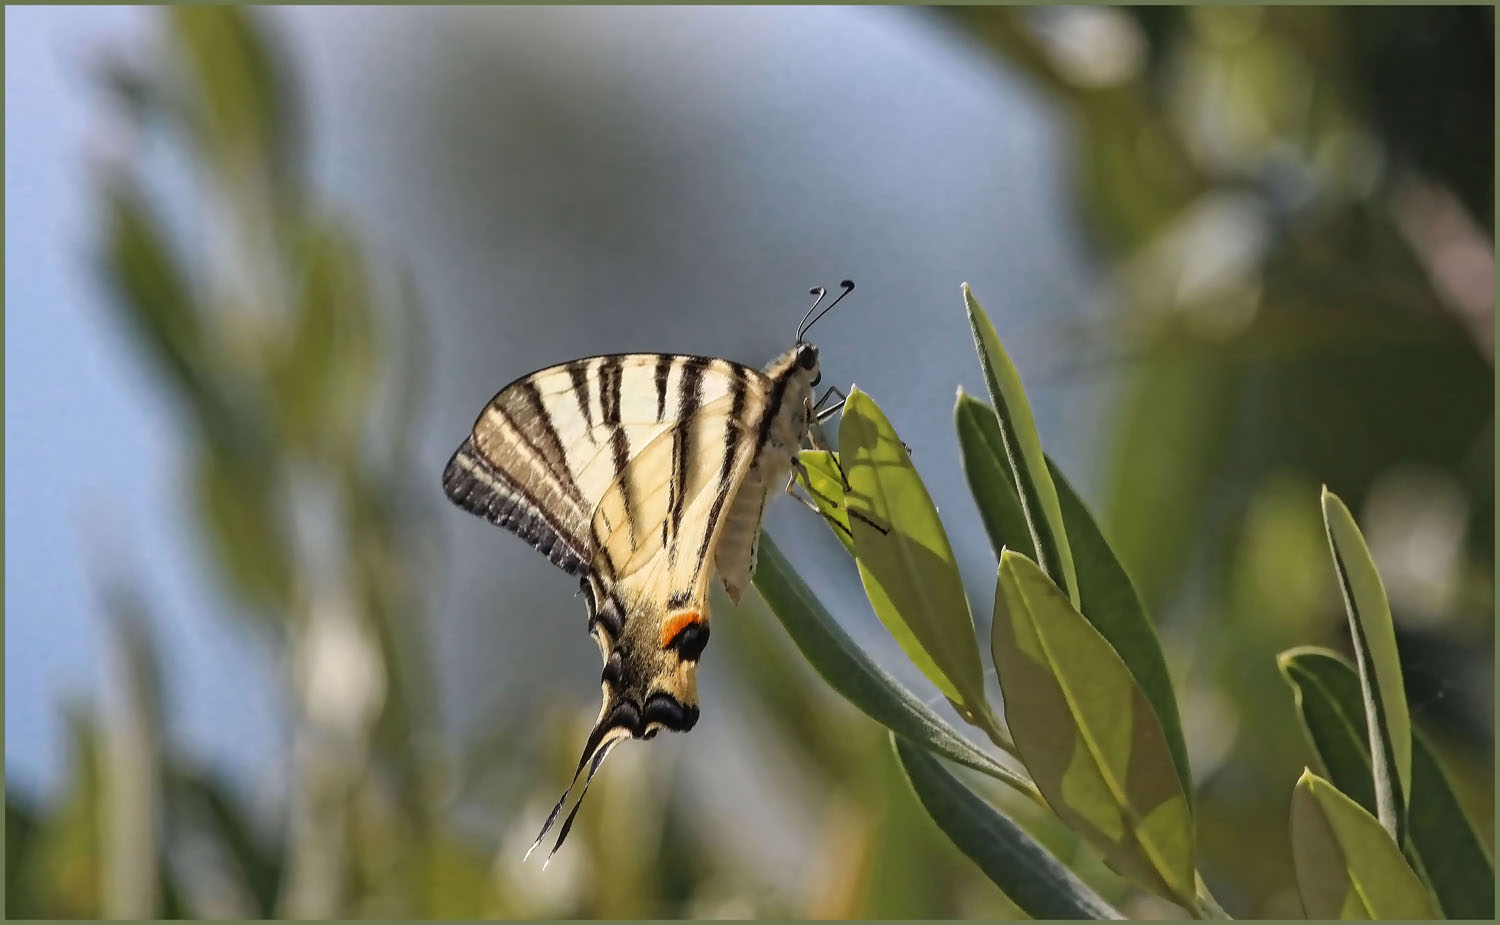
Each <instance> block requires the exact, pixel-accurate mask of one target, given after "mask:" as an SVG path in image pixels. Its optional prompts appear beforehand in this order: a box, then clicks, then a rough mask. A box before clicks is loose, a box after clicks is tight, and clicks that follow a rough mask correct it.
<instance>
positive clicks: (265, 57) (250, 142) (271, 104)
mask: <svg viewBox="0 0 1500 925" xmlns="http://www.w3.org/2000/svg"><path fill="white" fill-rule="evenodd" d="M169 15H170V18H169V22H170V25H171V30H172V35H173V38H174V39H175V40H176V45H177V49H178V50H179V51H180V53H181V54H182V56H183V61H184V63H185V64H186V65H187V68H188V70H189V72H190V76H189V80H190V81H191V86H193V87H194V88H195V90H196V91H197V92H198V93H199V94H200V96H199V99H198V107H197V112H196V116H197V118H196V119H195V123H196V124H195V127H196V129H197V131H198V134H199V139H200V141H201V143H202V144H203V146H204V148H205V149H206V150H207V151H208V153H209V154H211V155H212V156H213V157H214V158H215V159H217V160H218V161H219V166H220V169H223V170H226V172H227V173H228V174H229V175H230V176H231V177H233V178H235V179H238V175H239V172H240V170H241V169H243V167H245V166H247V165H249V164H256V165H259V166H260V167H261V168H262V169H263V170H265V171H267V172H268V173H272V172H274V173H275V175H276V179H277V180H278V182H287V181H288V180H289V179H290V177H289V176H288V173H287V172H286V171H287V169H288V168H289V166H290V164H289V157H288V155H289V153H290V152H289V149H290V145H291V138H290V137H289V134H290V130H291V125H290V122H291V120H290V118H289V114H288V112H287V109H288V106H289V102H290V101H289V99H288V97H287V94H286V93H285V90H284V88H283V87H282V84H281V81H280V78H279V76H278V73H277V68H276V67H274V66H273V64H275V62H273V61H272V58H271V49H270V47H269V46H268V44H267V43H266V41H265V39H264V38H263V37H262V35H261V34H260V29H261V26H260V24H259V23H258V22H257V20H256V18H255V17H253V16H250V15H248V14H247V13H246V11H244V10H241V9H239V8H236V7H228V6H190V7H173V8H172V9H171V11H170V14H169Z"/></svg>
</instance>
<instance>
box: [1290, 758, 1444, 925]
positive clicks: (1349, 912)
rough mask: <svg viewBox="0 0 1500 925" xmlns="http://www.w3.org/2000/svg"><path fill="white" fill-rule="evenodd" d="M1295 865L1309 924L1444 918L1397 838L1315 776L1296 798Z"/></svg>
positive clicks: (1303, 782) (1307, 776)
mask: <svg viewBox="0 0 1500 925" xmlns="http://www.w3.org/2000/svg"><path fill="white" fill-rule="evenodd" d="M1292 859H1293V861H1294V863H1295V866H1296V869H1297V889H1298V891H1299V892H1300V893H1301V894H1302V907H1303V909H1304V911H1305V912H1306V913H1307V917H1308V918H1311V919H1435V918H1438V917H1439V914H1438V910H1437V908H1436V906H1435V905H1434V904H1433V901H1432V897H1431V896H1430V895H1428V893H1427V889H1426V888H1425V887H1424V886H1422V881H1421V880H1419V879H1418V878H1417V875H1416V873H1415V872H1414V871H1412V869H1411V866H1410V865H1408V864H1407V863H1406V859H1405V858H1404V857H1402V856H1401V849H1399V848H1397V847H1396V843H1395V841H1393V840H1392V839H1391V836H1390V833H1388V832H1387V831H1385V829H1384V828H1383V827H1382V826H1381V824H1380V822H1379V821H1378V820H1377V819H1376V818H1375V817H1374V816H1372V815H1370V814H1369V813H1368V812H1366V811H1365V810H1364V809H1363V808H1362V807H1361V806H1360V805H1359V804H1358V803H1356V802H1354V801H1353V800H1351V799H1349V798H1348V797H1347V796H1345V795H1344V794H1342V793H1340V792H1339V790H1338V788H1337V787H1335V786H1333V784H1331V783H1329V782H1328V781H1326V780H1324V779H1323V778H1321V777H1318V776H1317V775H1315V774H1313V773H1312V772H1311V771H1303V773H1302V777H1301V779H1300V780H1298V781H1297V786H1296V788H1295V790H1293V792H1292Z"/></svg>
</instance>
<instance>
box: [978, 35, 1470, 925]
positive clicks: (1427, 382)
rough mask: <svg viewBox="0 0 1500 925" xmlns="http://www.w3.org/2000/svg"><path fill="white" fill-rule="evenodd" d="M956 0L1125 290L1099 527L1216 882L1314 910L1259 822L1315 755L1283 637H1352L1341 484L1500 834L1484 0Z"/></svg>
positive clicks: (1422, 699)
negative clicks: (1028, 113) (1292, 713)
mask: <svg viewBox="0 0 1500 925" xmlns="http://www.w3.org/2000/svg"><path fill="white" fill-rule="evenodd" d="M948 16H949V21H950V22H951V23H952V24H953V25H954V26H955V27H957V28H959V29H962V30H963V31H966V32H969V33H971V34H972V35H974V36H975V37H977V38H979V39H980V40H982V41H983V42H985V43H987V44H988V45H989V46H990V47H992V48H993V49H995V50H996V51H997V52H998V53H999V54H1000V55H1001V57H1002V58H1003V59H1004V61H1005V62H1006V63H1007V64H1008V65H1010V66H1011V67H1014V68H1016V69H1017V70H1018V71H1019V72H1020V73H1021V74H1023V75H1024V76H1025V77H1026V78H1028V79H1029V80H1031V81H1032V82H1033V83H1034V85H1035V86H1036V87H1037V88H1038V89H1039V90H1040V91H1041V92H1042V93H1043V94H1044V96H1045V97H1047V98H1048V99H1049V100H1050V101H1051V102H1052V103H1053V104H1054V105H1055V106H1057V108H1058V110H1059V111H1060V112H1061V113H1063V114H1064V115H1065V117H1066V118H1067V119H1068V122H1069V125H1070V127H1071V130H1072V133H1073V135H1074V142H1075V143H1074V146H1073V150H1074V151H1075V152H1076V154H1075V159H1074V162H1073V163H1072V165H1071V169H1072V173H1073V176H1074V178H1075V191H1076V192H1075V195H1076V200H1075V201H1076V205H1077V208H1078V210H1079V214H1080V216H1081V222H1080V226H1081V229H1082V231H1083V232H1084V233H1085V234H1087V235H1089V236H1090V238H1091V240H1092V242H1093V246H1094V248H1095V250H1096V252H1097V253H1098V255H1099V256H1100V258H1101V260H1103V261H1104V263H1105V264H1106V266H1108V267H1110V268H1112V286H1111V289H1110V296H1109V298H1110V300H1111V301H1112V302H1113V303H1114V304H1112V305H1111V306H1110V307H1111V308H1112V309H1114V311H1111V312H1109V313H1108V314H1105V315H1102V316H1100V317H1099V318H1098V319H1097V323H1095V324H1093V325H1092V326H1091V328H1090V329H1089V330H1088V332H1087V335H1086V337H1083V338H1080V339H1081V340H1082V341H1083V342H1082V343H1080V344H1078V348H1079V350H1080V353H1081V354H1082V355H1083V356H1084V358H1085V359H1083V360H1081V361H1079V362H1078V363H1077V364H1075V365H1076V366H1079V367H1082V368H1085V369H1086V368H1088V367H1089V366H1090V365H1091V364H1092V365H1095V366H1102V367H1107V368H1109V369H1110V370H1111V371H1112V372H1117V373H1118V374H1119V376H1120V377H1121V387H1120V389H1119V394H1120V396H1121V397H1120V399H1119V400H1118V401H1117V403H1116V405H1115V407H1114V409H1113V411H1112V412H1111V413H1110V415H1109V417H1110V420H1111V421H1112V424H1111V429H1112V436H1110V437H1108V439H1107V441H1106V443H1105V445H1104V446H1103V447H1102V448H1101V449H1103V450H1105V451H1107V456H1106V462H1105V466H1104V469H1105V475H1104V483H1103V486H1102V488H1103V491H1102V494H1101V497H1102V499H1103V502H1104V503H1103V505H1102V508H1103V513H1104V518H1103V521H1104V523H1103V526H1104V528H1105V533H1106V535H1107V536H1108V537H1109V539H1110V541H1111V543H1112V545H1113V546H1114V547H1115V549H1116V550H1117V551H1118V552H1119V555H1120V557H1121V559H1122V561H1123V562H1124V564H1125V565H1126V566H1127V568H1128V569H1129V570H1130V573H1131V575H1132V576H1133V577H1134V579H1135V581H1136V584H1137V586H1138V587H1139V588H1140V589H1141V592H1142V594H1143V596H1144V598H1145V599H1146V602H1147V604H1148V605H1149V606H1150V608H1151V610H1152V611H1153V612H1154V613H1156V614H1158V615H1159V618H1160V619H1161V621H1162V629H1163V634H1164V637H1165V640H1166V643H1167V648H1168V652H1169V654H1171V655H1173V656H1174V657H1175V658H1174V666H1173V667H1174V671H1175V673H1177V675H1178V677H1180V678H1186V679H1187V680H1188V682H1189V683H1188V684H1187V685H1186V689H1185V690H1184V692H1183V704H1184V710H1185V711H1186V714H1187V719H1186V725H1187V727H1188V733H1189V736H1188V737H1189V740H1190V743H1191V742H1192V740H1193V739H1194V738H1195V733H1197V737H1198V738H1199V742H1198V743H1194V744H1196V745H1197V746H1198V753H1197V754H1195V755H1194V761H1193V763H1194V772H1195V777H1196V778H1197V779H1198V780H1199V781H1200V783H1201V785H1202V788H1203V789H1202V790H1201V791H1200V794H1199V798H1200V799H1201V800H1202V801H1203V803H1204V806H1203V807H1202V813H1201V819H1200V832H1201V842H1202V844H1201V848H1202V850H1203V852H1204V861H1203V863H1204V870H1205V874H1206V876H1208V877H1209V879H1210V881H1212V882H1214V883H1216V884H1217V883H1222V884H1223V886H1222V888H1221V889H1219V890H1218V892H1219V893H1220V898H1221V899H1222V900H1224V901H1225V903H1226V905H1228V906H1229V907H1230V908H1231V911H1234V912H1236V913H1239V914H1245V915H1285V914H1294V913H1295V910H1296V907H1295V901H1294V900H1293V902H1292V903H1288V902H1286V901H1285V899H1290V898H1291V897H1292V896H1293V895H1294V894H1293V892H1292V884H1293V878H1292V871H1291V868H1290V863H1289V859H1288V858H1287V856H1286V855H1285V853H1284V852H1281V851H1267V850H1266V848H1265V846H1267V845H1270V844H1276V843H1277V842H1278V841H1279V839H1280V832H1281V829H1282V827H1283V825H1284V820H1285V815H1284V808H1285V805H1286V796H1285V791H1284V789H1283V788H1282V786H1281V784H1280V782H1281V781H1284V780H1286V779H1288V778H1289V776H1295V774H1296V771H1297V769H1298V768H1299V767H1300V766H1301V765H1302V764H1304V763H1305V762H1306V751H1305V745H1304V743H1302V742H1301V741H1300V740H1299V738H1298V735H1297V732H1296V730H1295V729H1294V728H1292V727H1291V726H1289V725H1288V724H1287V723H1286V722H1285V719H1284V717H1285V716H1286V715H1287V714H1286V709H1288V708H1289V707H1288V706H1287V694H1286V691H1285V690H1283V689H1280V685H1279V682H1278V680H1277V676H1276V672H1275V670H1274V656H1275V654H1276V653H1277V652H1278V651H1280V650H1282V649H1285V648H1286V647H1288V646H1290V645H1293V644H1296V643H1298V642H1306V641H1309V640H1314V641H1318V642H1321V643H1325V644H1329V645H1335V646H1347V641H1346V640H1345V639H1344V638H1342V637H1341V635H1340V634H1339V633H1338V630H1339V628H1340V625H1339V620H1338V616H1337V615H1338V609H1337V608H1338V604H1337V599H1336V597H1335V596H1333V595H1332V594H1330V589H1329V588H1328V586H1327V582H1326V574H1325V573H1324V572H1323V570H1322V564H1321V562H1320V561H1319V559H1318V557H1316V556H1309V555H1307V550H1309V549H1313V550H1316V549H1317V548H1318V547H1319V544H1320V543H1321V536H1320V532H1321V531H1320V529H1319V525H1318V523H1317V518H1316V512H1315V511H1312V510H1309V508H1308V505H1307V504H1306V500H1305V499H1307V498H1308V497H1311V494H1312V492H1313V491H1314V490H1315V489H1316V486H1317V485H1318V484H1319V483H1320V482H1322V483H1327V484H1330V485H1337V486H1338V487H1339V492H1340V494H1341V495H1342V496H1343V497H1344V498H1345V499H1346V500H1347V501H1348V502H1349V504H1350V506H1351V507H1352V508H1353V510H1354V511H1355V512H1356V514H1357V516H1358V517H1359V518H1360V520H1361V521H1362V522H1364V523H1367V524H1368V532H1369V533H1370V541H1371V545H1372V546H1373V547H1374V550H1375V554H1376V558H1377V561H1378V562H1379V564H1380V567H1381V571H1382V573H1383V574H1385V575H1386V576H1387V581H1388V583H1389V584H1390V586H1391V596H1392V607H1393V609H1394V611H1395V617H1396V626H1397V634H1398V641H1399V644H1400V649H1401V652H1402V656H1403V661H1404V666H1403V667H1404V668H1405V675H1406V678H1407V685H1408V688H1409V691H1410V696H1411V699H1412V702H1413V704H1414V710H1415V711H1416V713H1417V714H1418V718H1419V719H1420V721H1421V723H1422V724H1423V725H1424V726H1425V728H1427V729H1428V730H1429V731H1430V732H1431V734H1432V736H1433V738H1435V739H1436V740H1437V741H1438V742H1440V743H1441V744H1442V746H1443V747H1444V752H1445V758H1446V759H1447V761H1448V764H1449V767H1450V769H1452V770H1453V771H1454V773H1455V775H1456V776H1457V777H1459V778H1460V779H1462V780H1463V781H1465V782H1466V783H1464V784H1462V785H1461V786H1460V788H1459V789H1460V790H1461V791H1462V792H1464V794H1465V797H1466V798H1467V799H1469V800H1470V801H1471V805H1472V809H1473V811H1474V812H1473V814H1474V817H1475V818H1476V819H1479V820H1482V823H1481V824H1482V826H1483V828H1484V829H1485V832H1484V837H1485V838H1486V839H1487V840H1492V839H1493V832H1492V831H1491V823H1490V822H1489V820H1490V819H1491V815H1492V813H1491V809H1492V806H1493V802H1492V801H1493V794H1492V789H1493V787H1492V783H1491V782H1492V780H1493V764H1494V760H1493V747H1494V746H1493V712H1492V707H1491V695H1492V692H1493V683H1494V681H1493V678H1494V665H1493V658H1492V652H1493V649H1494V620H1493V614H1494V570H1493V561H1494V528H1493V525H1494V516H1495V511H1494V455H1493V445H1494V425H1493V420H1494V404H1493V381H1494V380H1493V375H1494V366H1493V363H1494V353H1493V342H1494V299H1493V289H1494V260H1493V250H1494V245H1493V238H1494V212H1493V203H1494V170H1493V167H1494V131H1493V127H1494V80H1493V75H1494V47H1493V43H1494V17H1493V10H1491V9H1489V8H1485V7H1446V8H1437V7H1431V8H1421V9H1417V8H1410V7H1403V8H1395V7H1391V8H1382V9H1380V10H1374V9H1360V8H1354V7H1264V8H1262V7H1256V8H1249V7H1197V8H1177V7H1149V8H1124V7H1117V8H1110V9H1070V8H1048V9H1003V8H979V7H974V8H965V9H962V10H954V11H952V12H951V13H949V14H948ZM1090 357H1091V358H1092V359H1089V358H1090ZM1381 515H1384V516H1381ZM1424 541H1425V542H1424ZM1434 549H1435V550H1436V552H1435V553H1432V552H1427V553H1426V554H1425V555H1424V550H1434ZM1434 555H1435V556H1436V558H1434ZM1205 724H1212V725H1213V726H1215V727H1217V730H1216V731H1214V732H1212V733H1210V735H1212V736H1213V737H1214V738H1220V739H1223V738H1226V737H1227V738H1228V741H1224V742H1221V743H1217V744H1216V745H1215V746H1214V747H1213V748H1212V749H1211V750H1209V749H1205V748H1204V742H1203V741H1202V740H1203V738H1204V737H1205V736H1204V735H1203V733H1204V731H1206V730H1205ZM1273 782H1274V783H1273ZM1277 896H1280V897H1283V899H1282V900H1275V899H1272V900H1270V901H1269V902H1268V903H1262V904H1260V905H1256V902H1257V900H1255V899H1253V897H1273V898H1274V897H1277Z"/></svg>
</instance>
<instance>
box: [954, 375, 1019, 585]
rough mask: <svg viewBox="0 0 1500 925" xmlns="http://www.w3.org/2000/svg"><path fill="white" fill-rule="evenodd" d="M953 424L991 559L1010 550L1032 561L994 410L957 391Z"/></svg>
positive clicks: (1017, 496)
mask: <svg viewBox="0 0 1500 925" xmlns="http://www.w3.org/2000/svg"><path fill="white" fill-rule="evenodd" d="M953 421H954V426H955V427H956V428H957V430H958V449H959V454H960V456H961V457H962V458H963V464H964V478H965V479H967V480H968V482H969V493H970V494H972V495H973V496H974V503H975V505H976V506H977V507H978V508H979V517H980V519H981V520H982V521H984V530H985V532H986V533H988V534H989V537H990V546H991V548H993V549H994V551H995V558H996V559H997V560H998V559H999V558H1000V551H1001V550H1002V549H1014V550H1015V551H1016V552H1019V553H1020V554H1021V555H1023V556H1026V557H1027V558H1029V559H1034V558H1035V555H1036V550H1035V547H1033V546H1032V543H1031V527H1030V526H1028V525H1027V523H1026V512H1025V510H1024V509H1022V507H1021V496H1020V495H1018V494H1016V484H1015V480H1014V477H1013V476H1012V475H1011V471H1010V463H1009V462H1007V461H1006V456H1005V441H1004V439H1003V438H1002V437H1001V436H1000V419H999V418H998V417H996V416H995V409H994V408H991V407H990V406H989V405H987V404H985V403H984V402H982V401H980V400H979V399H977V398H974V397H972V396H970V395H969V394H967V393H966V392H964V390H963V389H959V390H958V403H957V404H956V405H955V406H954V408H953Z"/></svg>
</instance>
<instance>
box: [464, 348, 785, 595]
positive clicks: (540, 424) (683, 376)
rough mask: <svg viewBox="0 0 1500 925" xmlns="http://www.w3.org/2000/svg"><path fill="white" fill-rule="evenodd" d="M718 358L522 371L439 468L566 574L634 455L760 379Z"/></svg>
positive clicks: (583, 565) (579, 568) (588, 549)
mask: <svg viewBox="0 0 1500 925" xmlns="http://www.w3.org/2000/svg"><path fill="white" fill-rule="evenodd" d="M758 375H759V374H758V373H755V372H754V371H752V370H748V369H745V368H744V367H739V366H737V365H736V364H733V363H729V362H728V361H725V360H711V359H708V358H704V357H692V356H671V355H666V354H622V355H615V356H602V357H590V358H587V359H582V360H574V361H572V362H570V363H563V364H560V365H558V366H551V367H548V368H546V369H543V370H539V371H537V372H534V373H531V374H530V375H527V376H523V377H521V378H520V379H517V380H516V381H515V382H512V383H511V384H510V385H507V386H506V387H505V388H503V389H501V390H500V392H499V393H498V394H496V395H495V397H494V398H493V399H491V400H490V402H489V404H488V405H486V406H485V408H484V410H483V411H482V412H480V415H479V418H478V420H476V421H475V423H474V428H473V430H472V431H471V432H470V434H469V437H468V439H466V440H465V441H464V442H463V444H462V445H461V446H460V447H459V448H458V451H457V452H455V453H454V454H453V457H452V458H451V459H450V460H449V461H448V466H447V468H446V470H445V471H444V473H443V488H444V490H445V491H446V492H447V494H448V497H449V498H450V499H451V500H452V501H453V502H454V503H455V504H457V505H459V506H460V507H462V508H464V509H465V510H468V511H470V512H472V513H474V514H477V515H479V516H481V517H484V518H486V519H487V520H490V521H491V522H493V523H495V524H497V525H499V526H501V527H504V528H505V529H507V530H510V531H512V532H514V533H516V534H517V535H519V536H520V537H521V538H522V539H524V540H526V541H527V542H528V543H530V544H531V545H532V546H533V547H534V548H536V549H537V551H539V552H541V553H542V554H543V555H545V556H546V557H547V558H548V560H549V561H551V562H552V563H553V564H554V565H557V566H558V567H559V568H561V569H563V570H564V571H565V572H568V573H569V574H571V575H582V574H584V573H586V572H589V571H590V570H591V569H592V567H593V557H594V538H593V529H592V522H593V517H594V510H595V508H596V507H598V504H599V501H600V499H602V498H603V496H604V493H605V491H606V490H607V489H608V488H609V486H610V484H611V483H612V482H614V480H615V478H616V477H617V476H618V475H619V474H620V473H621V472H622V471H624V469H625V467H626V465H627V464H628V463H629V461H630V457H631V455H632V453H633V452H634V451H638V450H640V449H642V448H644V447H646V446H647V445H649V444H650V443H651V441H652V440H654V439H656V438H657V437H659V436H660V435H661V434H662V433H664V432H665V431H666V430H667V429H669V428H670V427H672V426H674V425H675V424H676V423H677V421H678V420H679V419H680V418H681V417H682V416H683V413H684V412H688V413H691V412H692V411H694V410H696V409H697V408H699V407H701V406H703V405H706V404H710V403H712V402H714V401H716V400H718V399H720V398H723V397H726V396H729V395H730V391H731V388H732V386H733V383H734V382H736V381H740V380H742V379H745V378H746V377H753V376H758Z"/></svg>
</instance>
